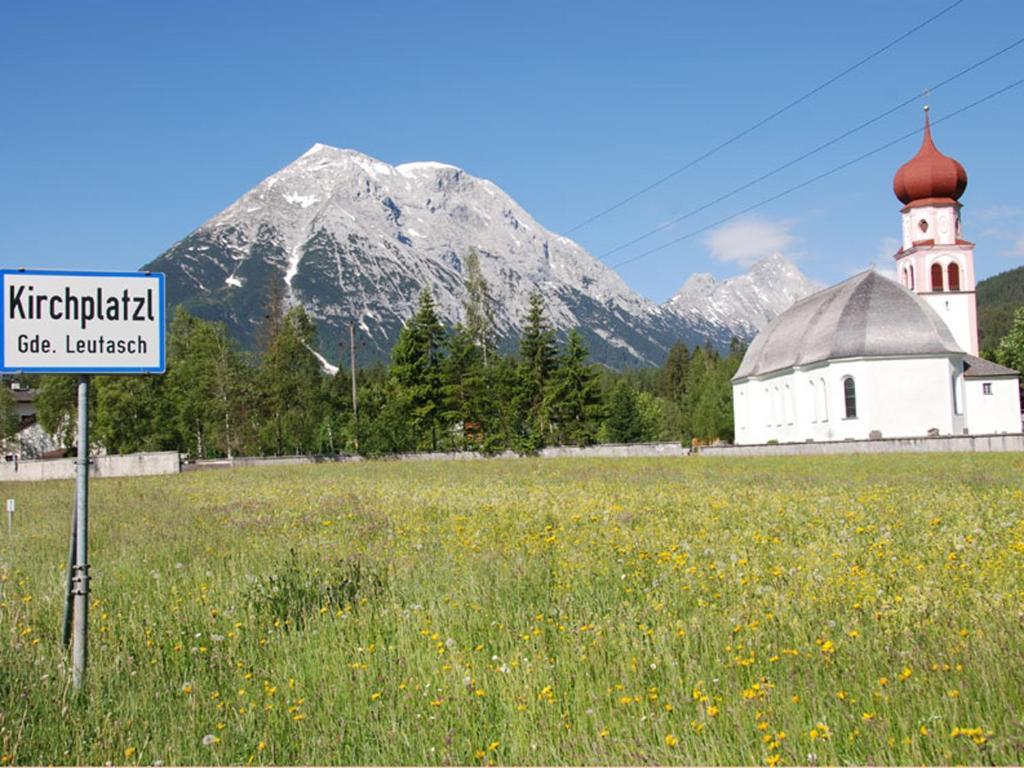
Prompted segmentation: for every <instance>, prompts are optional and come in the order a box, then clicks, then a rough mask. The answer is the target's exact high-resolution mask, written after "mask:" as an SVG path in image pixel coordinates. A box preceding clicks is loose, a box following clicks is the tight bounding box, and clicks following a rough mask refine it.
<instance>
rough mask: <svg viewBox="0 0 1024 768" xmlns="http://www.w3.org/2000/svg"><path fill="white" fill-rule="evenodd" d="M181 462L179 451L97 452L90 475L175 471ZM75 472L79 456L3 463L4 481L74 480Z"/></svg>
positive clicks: (0, 474)
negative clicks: (107, 453) (100, 454)
mask: <svg viewBox="0 0 1024 768" xmlns="http://www.w3.org/2000/svg"><path fill="white" fill-rule="evenodd" d="M180 466H181V461H180V458H179V456H178V453H177V452H176V451H161V452H159V453H129V454H126V455H124V456H94V457H93V459H92V463H91V464H90V465H89V477H141V476H142V475H173V474H177V473H178V472H179V471H180ZM75 472H76V467H75V459H49V460H46V461H19V462H17V463H14V462H10V463H3V464H0V482H14V481H33V480H70V479H71V478H73V477H74V476H75Z"/></svg>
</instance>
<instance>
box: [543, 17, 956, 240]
mask: <svg viewBox="0 0 1024 768" xmlns="http://www.w3.org/2000/svg"><path fill="white" fill-rule="evenodd" d="M963 2H964V0H956V1H955V2H953V3H951V4H949V5H947V6H946V7H945V8H943V9H942V10H940V11H938V12H937V13H935V14H933V15H932V16H929V17H928V18H927V19H925V20H924V21H922V22H921V23H919V24H917V25H916V26H914V27H912V28H910V29H908V30H907V31H906V32H904V33H903V34H902V35H900V36H899V37H897V38H896V39H894V40H892V41H890V42H888V43H886V44H885V45H883V46H882V47H881V48H879V49H878V50H876V51H873V52H872V53H869V54H868V55H867V56H865V57H864V58H862V59H860V60H859V61H857V62H856V63H854V64H851V65H850V66H849V67H847V68H846V69H844V70H843V71H842V72H840V73H839V74H837V75H833V76H832V77H830V78H829V79H828V80H826V81H825V82H823V83H821V84H820V85H817V86H815V87H814V88H812V89H811V90H809V91H807V92H806V93H805V94H803V95H802V96H799V97H798V98H796V99H794V100H793V101H791V102H789V103H788V104H786V105H785V106H783V107H780V108H779V109H777V110H775V111H774V112H772V113H771V114H770V115H768V116H767V117H764V118H762V119H761V120H758V121H757V122H756V123H754V124H753V125H751V126H749V127H747V128H744V129H743V130H742V131H740V132H739V133H737V134H735V135H734V136H732V137H730V138H728V139H726V140H725V141H723V142H722V143H720V144H716V145H715V146H714V147H712V148H711V149H709V150H708V151H706V152H705V153H704V154H702V155H699V156H698V157H695V158H693V159H692V160H690V161H689V162H688V163H686V164H685V165H682V166H680V167H679V168H676V169H675V170H674V171H672V172H670V173H668V174H666V175H664V176H662V177H661V178H660V179H658V180H656V181H654V182H652V183H650V184H648V185H647V186H646V187H644V188H643V189H639V190H637V191H636V192H634V193H633V194H631V195H629V196H627V197H625V198H623V199H622V200H620V201H619V202H617V203H615V204H614V205H611V206H609V207H608V208H605V209H604V210H603V211H599V212H598V213H595V214H594V215H593V216H591V217H590V218H588V219H584V220H583V221H581V222H580V223H579V224H577V225H575V226H573V227H570V228H569V229H567V230H566V231H565V232H564V233H563V234H566V235H569V234H572V233H573V232H576V231H577V230H580V229H583V227H586V226H588V225H589V224H592V223H593V222H595V221H597V220H598V219H600V218H602V217H604V216H606V215H608V214H609V213H611V212H612V211H615V210H618V209H619V208H621V207H622V206H624V205H626V203H629V202H632V201H633V200H636V199H637V198H638V197H640V196H641V195H644V194H646V193H647V192H650V191H651V190H652V189H654V188H655V187H658V186H661V185H662V184H664V183H665V182H666V181H668V180H669V179H672V178H675V177H676V176H678V175H679V174H681V173H682V172H683V171H687V170H689V169H690V168H692V167H693V166H695V165H697V163H699V162H701V161H703V160H707V159H708V158H709V157H711V156H712V155H714V154H715V153H717V152H719V151H721V150H723V149H725V148H726V147H728V146H729V145H730V144H733V143H734V142H736V141H739V140H740V139H742V138H743V137H744V136H746V135H747V134H749V133H752V132H754V131H756V130H757V129H758V128H760V127H761V126H763V125H766V124H767V123H770V122H771V121H772V120H774V119H775V118H777V117H779V116H780V115H782V114H784V113H785V112H788V111H789V110H791V109H792V108H793V107H795V106H797V105H799V104H802V103H803V102H805V101H807V99H809V98H811V97H812V96H814V95H815V94H816V93H818V92H819V91H822V90H824V89H825V88H827V87H828V86H830V85H832V84H833V83H835V82H836V81H838V80H841V79H842V78H844V77H846V76H847V75H848V74H850V73H851V72H853V71H854V70H856V69H859V68H860V67H862V66H864V65H865V64H867V63H868V62H869V61H871V60H872V59H874V58H876V57H878V56H880V55H882V54H883V53H885V52H886V51H888V50H889V49H890V48H892V47H893V46H895V45H898V44H899V43H901V42H903V41H904V40H906V39H907V38H908V37H910V36H911V35H913V34H914V33H915V32H918V31H920V30H921V29H923V28H924V27H926V26H928V25H929V24H931V23H932V22H933V21H935V20H936V19H938V18H939V17H941V16H944V15H945V14H947V13H949V12H950V11H951V10H953V9H954V8H956V7H957V6H958V5H960V4H961V3H963Z"/></svg>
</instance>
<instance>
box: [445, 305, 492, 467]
mask: <svg viewBox="0 0 1024 768" xmlns="http://www.w3.org/2000/svg"><path fill="white" fill-rule="evenodd" d="M442 373H443V379H444V385H443V387H444V398H445V403H444V418H443V421H444V423H446V424H451V425H452V428H453V430H456V433H457V434H458V435H459V436H458V437H457V438H456V444H455V447H456V448H463V447H467V446H469V447H477V446H478V445H479V444H480V443H481V441H482V438H483V435H484V433H485V432H486V431H487V429H488V422H489V421H491V419H490V418H489V416H490V414H489V413H488V410H489V409H488V398H487V380H486V377H485V369H484V353H483V350H482V349H481V348H480V347H479V346H477V344H476V342H475V339H474V337H473V334H472V332H471V331H470V329H469V328H467V327H466V326H463V325H458V326H456V327H455V329H454V331H453V332H452V335H451V337H450V338H449V340H448V357H447V358H446V359H445V363H444V367H443V371H442Z"/></svg>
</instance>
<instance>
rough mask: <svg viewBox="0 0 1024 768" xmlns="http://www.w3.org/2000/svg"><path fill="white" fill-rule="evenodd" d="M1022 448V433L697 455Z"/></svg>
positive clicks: (734, 448)
mask: <svg viewBox="0 0 1024 768" xmlns="http://www.w3.org/2000/svg"><path fill="white" fill-rule="evenodd" d="M976 451H977V452H1006V451H1024V434H1020V433H1018V434H1015V435H963V436H946V437H904V438H895V439H892V440H843V441H839V442H825V443H787V444H782V445H723V446H716V447H708V448H701V449H700V455H701V456H821V455H826V454H833V453H954V452H963V453H972V452H976Z"/></svg>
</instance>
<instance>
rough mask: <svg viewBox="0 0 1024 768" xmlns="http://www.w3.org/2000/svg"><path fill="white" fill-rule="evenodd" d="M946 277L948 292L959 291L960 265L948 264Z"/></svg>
mask: <svg viewBox="0 0 1024 768" xmlns="http://www.w3.org/2000/svg"><path fill="white" fill-rule="evenodd" d="M946 269H947V273H946V274H947V276H948V277H949V279H948V280H947V281H946V282H947V283H948V284H949V290H951V291H959V290H960V265H959V264H957V263H956V262H950V265H949V266H948V267H947V268H946Z"/></svg>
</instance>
